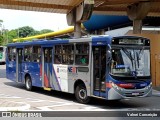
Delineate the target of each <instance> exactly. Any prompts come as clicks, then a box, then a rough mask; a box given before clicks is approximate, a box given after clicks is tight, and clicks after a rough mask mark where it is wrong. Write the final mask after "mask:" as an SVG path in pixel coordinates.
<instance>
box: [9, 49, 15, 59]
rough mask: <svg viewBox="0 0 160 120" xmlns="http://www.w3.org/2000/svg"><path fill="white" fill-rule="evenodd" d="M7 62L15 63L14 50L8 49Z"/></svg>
mask: <svg viewBox="0 0 160 120" xmlns="http://www.w3.org/2000/svg"><path fill="white" fill-rule="evenodd" d="M8 60H9V61H16V48H14V47H8Z"/></svg>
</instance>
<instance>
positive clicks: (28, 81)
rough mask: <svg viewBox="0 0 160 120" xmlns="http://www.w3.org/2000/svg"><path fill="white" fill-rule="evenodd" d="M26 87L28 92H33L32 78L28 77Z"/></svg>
mask: <svg viewBox="0 0 160 120" xmlns="http://www.w3.org/2000/svg"><path fill="white" fill-rule="evenodd" d="M25 85H26V89H27V90H29V91H31V90H32V80H31V77H30V76H27V77H26V82H25Z"/></svg>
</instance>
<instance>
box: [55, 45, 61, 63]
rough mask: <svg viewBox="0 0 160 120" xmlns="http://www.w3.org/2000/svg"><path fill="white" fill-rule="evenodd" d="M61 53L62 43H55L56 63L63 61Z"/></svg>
mask: <svg viewBox="0 0 160 120" xmlns="http://www.w3.org/2000/svg"><path fill="white" fill-rule="evenodd" d="M61 54H62V49H61V45H55V47H54V64H60V63H61V57H62V56H61Z"/></svg>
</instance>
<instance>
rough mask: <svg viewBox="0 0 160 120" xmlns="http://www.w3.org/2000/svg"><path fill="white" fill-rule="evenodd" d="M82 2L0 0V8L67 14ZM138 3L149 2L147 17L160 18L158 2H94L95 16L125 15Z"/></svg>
mask: <svg viewBox="0 0 160 120" xmlns="http://www.w3.org/2000/svg"><path fill="white" fill-rule="evenodd" d="M82 1H83V0H0V8H5V9H16V10H27V11H39V12H51V13H64V14H66V13H68V12H69V11H71V10H72V9H73V8H74V7H75V6H77V5H79V4H80V3H81V2H82ZM140 1H150V2H151V9H150V11H149V14H148V16H160V14H159V13H160V7H159V6H160V0H95V4H94V11H93V13H96V14H107V15H127V14H126V10H127V6H128V5H131V4H133V3H138V2H140Z"/></svg>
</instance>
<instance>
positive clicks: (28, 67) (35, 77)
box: [23, 62, 42, 87]
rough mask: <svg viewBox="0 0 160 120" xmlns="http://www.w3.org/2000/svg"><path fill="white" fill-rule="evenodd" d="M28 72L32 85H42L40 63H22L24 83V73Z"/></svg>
mask: <svg viewBox="0 0 160 120" xmlns="http://www.w3.org/2000/svg"><path fill="white" fill-rule="evenodd" d="M27 73H28V74H29V75H30V76H31V79H32V85H33V86H37V87H42V81H41V79H40V64H39V63H35V62H26V63H25V62H24V63H23V78H24V79H23V82H24V83H25V75H26V74H27Z"/></svg>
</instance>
